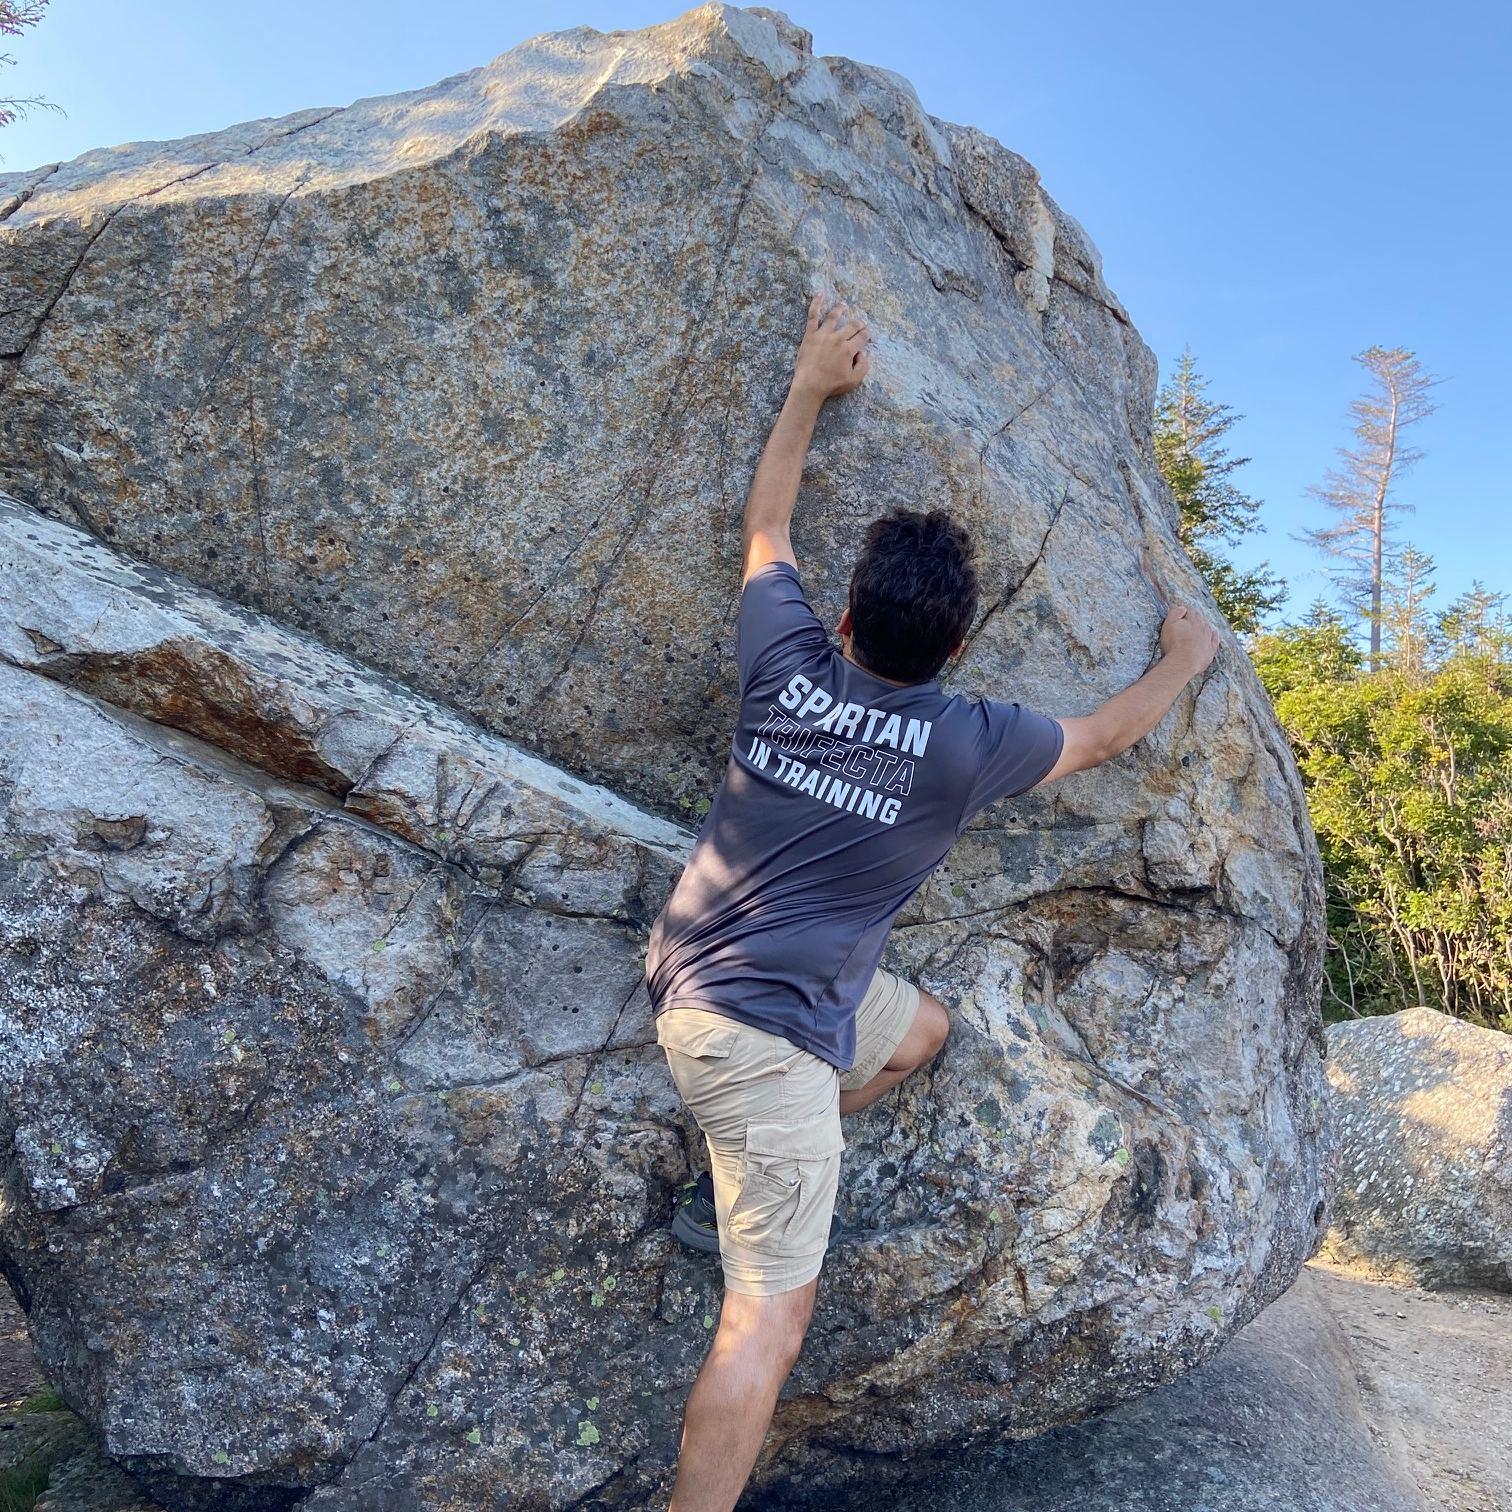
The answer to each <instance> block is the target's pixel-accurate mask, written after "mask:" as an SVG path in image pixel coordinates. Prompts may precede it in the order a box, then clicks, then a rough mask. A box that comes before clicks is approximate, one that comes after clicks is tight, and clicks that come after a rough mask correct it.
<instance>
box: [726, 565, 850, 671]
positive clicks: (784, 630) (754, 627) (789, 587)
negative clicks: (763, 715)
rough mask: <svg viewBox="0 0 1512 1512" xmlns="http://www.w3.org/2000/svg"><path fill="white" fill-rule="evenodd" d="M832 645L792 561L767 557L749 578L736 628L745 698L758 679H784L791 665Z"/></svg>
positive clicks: (743, 590) (737, 650)
mask: <svg viewBox="0 0 1512 1512" xmlns="http://www.w3.org/2000/svg"><path fill="white" fill-rule="evenodd" d="M828 644H829V637H828V636H827V635H826V634H825V631H824V626H823V625H821V624H820V623H819V617H818V616H817V615H816V614H815V613H814V611H813V610H812V609H811V608H810V607H809V602H808V600H807V599H806V598H805V597H804V596H803V584H802V583H801V582H800V581H799V580H798V569H797V568H796V567H794V566H793V564H792V563H791V562H768V563H766V565H765V566H763V567H758V568H757V569H756V571H755V572H753V573H752V574H751V575H750V577H748V578H747V579H746V582H745V587H744V588H743V589H742V590H741V593H740V615H739V618H738V620H737V622H736V630H735V655H736V659H737V660H738V661H739V663H740V692H741V696H742V697H744V696H745V693H746V691H747V689H749V688H750V687H752V686H753V685H754V684H755V683H757V682H774V683H775V682H781V681H783V680H784V678H785V677H786V675H787V672H788V670H789V669H790V668H791V667H793V666H796V665H797V664H798V663H800V662H802V661H803V660H804V659H805V658H806V657H809V656H812V655H813V653H814V652H815V651H817V650H821V649H823V647H825V646H826V645H828Z"/></svg>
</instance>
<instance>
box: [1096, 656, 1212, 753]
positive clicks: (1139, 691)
mask: <svg viewBox="0 0 1512 1512" xmlns="http://www.w3.org/2000/svg"><path fill="white" fill-rule="evenodd" d="M1199 670H1200V669H1199V668H1197V667H1194V666H1192V665H1191V664H1190V663H1189V662H1186V661H1183V660H1182V659H1181V658H1180V657H1174V656H1162V657H1161V658H1160V660H1159V661H1158V662H1156V663H1155V665H1154V666H1153V667H1151V668H1150V670H1149V671H1148V672H1146V673H1145V674H1144V676H1143V677H1141V678H1140V679H1139V680H1138V681H1137V682H1132V683H1130V684H1129V686H1128V687H1127V688H1125V689H1124V690H1123V692H1122V693H1115V694H1114V695H1113V697H1112V698H1110V699H1109V700H1108V701H1107V703H1105V704H1103V705H1102V707H1101V708H1099V709H1098V710H1097V711H1096V712H1095V713H1094V714H1093V715H1092V716H1091V717H1092V720H1093V722H1094V723H1095V724H1096V726H1097V732H1098V737H1099V740H1100V743H1101V745H1102V749H1103V751H1104V755H1103V758H1102V759H1103V760H1104V761H1111V760H1112V759H1113V757H1115V756H1121V755H1122V754H1123V753H1124V752H1125V751H1127V750H1128V749H1129V747H1130V746H1131V745H1133V744H1134V742H1135V741H1137V740H1143V739H1144V737H1145V736H1146V735H1148V734H1149V733H1150V731H1151V730H1153V729H1154V728H1155V726H1156V725H1158V724H1159V723H1160V721H1161V720H1162V719H1164V718H1165V717H1166V715H1167V714H1168V713H1169V712H1170V709H1171V705H1172V704H1173V703H1175V702H1176V699H1177V696H1178V695H1179V694H1180V692H1181V690H1182V689H1183V688H1184V687H1186V685H1187V684H1188V683H1189V682H1191V680H1192V679H1193V678H1194V677H1195V676H1196V675H1197V673H1198V671H1199Z"/></svg>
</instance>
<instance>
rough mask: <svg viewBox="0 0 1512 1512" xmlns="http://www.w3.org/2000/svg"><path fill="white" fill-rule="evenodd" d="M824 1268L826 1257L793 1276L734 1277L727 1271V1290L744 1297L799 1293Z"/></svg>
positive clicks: (725, 1282)
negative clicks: (799, 1289) (801, 1287)
mask: <svg viewBox="0 0 1512 1512" xmlns="http://www.w3.org/2000/svg"><path fill="white" fill-rule="evenodd" d="M823 1268H824V1256H823V1255H819V1256H816V1257H815V1259H814V1261H813V1263H812V1264H811V1265H805V1266H803V1267H802V1268H801V1269H800V1270H798V1271H795V1272H793V1273H792V1274H791V1275H788V1274H783V1275H781V1276H756V1277H748V1276H732V1275H731V1274H730V1273H729V1271H725V1273H724V1284H725V1290H726V1291H732V1292H736V1293H738V1294H739V1295H740V1296H742V1297H776V1296H780V1295H781V1294H782V1293H783V1292H790V1291H797V1289H798V1288H799V1287H800V1286H807V1285H808V1283H809V1282H810V1281H812V1280H813V1279H814V1277H815V1276H817V1275H818V1274H819V1272H820V1271H821V1270H822V1269H823Z"/></svg>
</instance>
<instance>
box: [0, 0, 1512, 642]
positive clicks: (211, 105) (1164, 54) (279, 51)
mask: <svg viewBox="0 0 1512 1512" xmlns="http://www.w3.org/2000/svg"><path fill="white" fill-rule="evenodd" d="M679 8H680V7H679V6H678V5H677V4H676V3H675V0H664V3H661V4H648V3H644V0H618V3H613V4H604V3H599V0H566V3H563V0H556V3H553V0H534V3H516V4H513V5H498V4H483V3H466V0H428V3H426V4H424V5H418V6H417V5H415V4H413V3H410V4H398V3H391V0H362V3H358V0H303V3H299V4H291V3H287V0H261V3H260V4H258V5H257V6H245V5H210V6H207V5H205V4H203V0H157V3H144V4H138V5H132V6H124V5H121V4H120V3H119V0H53V7H52V12H51V14H49V15H48V17H47V18H46V20H45V21H44V22H43V24H42V26H41V27H40V28H39V29H38V31H37V32H35V33H33V34H31V35H28V36H26V37H23V38H21V39H19V40H18V41H16V42H15V43H13V44H12V46H11V51H12V52H14V53H15V54H16V55H17V58H18V62H17V66H16V67H15V68H13V69H9V70H7V71H6V72H5V73H4V74H3V75H0V83H3V84H4V85H5V89H4V92H5V93H7V94H30V93H41V94H45V95H47V96H48V97H50V98H51V99H54V100H56V101H57V102H58V103H60V104H61V105H63V106H64V108H65V109H66V110H67V112H68V114H67V115H66V116H55V115H51V114H46V113H38V114H36V115H34V116H33V117H32V118H31V119H30V120H29V121H26V122H23V123H20V124H18V125H16V126H13V127H11V128H9V129H8V130H7V131H5V132H3V133H0V153H3V155H4V164H3V166H4V167H5V168H6V169H18V168H28V167H31V166H33V165H35V164H37V163H41V162H46V161H50V160H53V159H56V158H60V157H61V158H67V157H71V156H73V155H74V154H76V153H78V152H81V151H83V150H85V149H86V148H89V147H93V146H100V145H104V144H107V143H115V142H120V141H127V140H131V139H134V138H150V137H176V136H182V135H186V134H187V133H190V132H195V131H204V130H208V129H211V128H213V127H217V126H222V125H228V124H230V123H232V122H235V121H240V120H244V119H247V118H250V117H255V116H262V115H279V114H283V113H285V112H288V111H291V110H296V109H301V108H303V107H305V106H311V105H334V104H344V103H346V102H348V101H350V100H352V99H355V98H358V97H360V96H362V95H370V94H386V93H390V92H393V91H395V90H399V89H406V88H412V87H415V86H418V85H421V84H426V83H429V82H431V81H432V80H434V79H437V78H440V77H442V76H443V75H445V74H448V73H455V72H458V71H459V70H461V69H464V68H470V67H473V66H474V65H476V64H478V63H481V62H484V61H486V60H487V59H488V58H490V57H492V56H493V55H494V54H496V53H499V52H503V51H505V50H506V49H508V48H509V47H511V46H513V45H514V44H515V43H516V42H519V41H521V40H523V39H524V38H525V37H528V36H532V35H534V34H535V33H537V32H541V31H550V30H556V29H559V28H561V27H565V26H572V25H577V24H580V23H584V24H588V25H591V26H597V27H599V28H601V29H605V30H607V29H611V28H614V27H633V26H641V25H645V24H647V23H649V22H652V21H657V20H663V19H666V18H667V17H668V16H670V15H673V14H675V13H676V12H677V10H678V9H679ZM788 13H789V14H790V15H791V16H792V17H793V19H794V20H795V21H797V22H799V23H800V24H801V25H804V26H807V27H808V28H809V29H810V30H811V31H812V32H813V33H814V37H815V45H816V47H817V48H818V50H819V51H821V52H827V53H844V54H847V55H849V56H851V57H854V58H859V59H862V60H863V61H866V62H870V63H880V64H883V65H884V66H886V67H889V68H892V69H895V70H897V71H898V72H899V73H902V74H904V75H906V76H907V77H908V78H910V79H911V80H912V81H913V83H914V84H915V86H916V87H917V89H918V91H919V94H920V97H921V98H922V99H923V101H924V104H925V106H926V107H927V108H928V109H929V110H930V111H932V112H933V113H934V114H936V115H940V116H944V117H946V118H948V119H952V120H956V121H964V122H969V123H971V124H972V125H975V126H979V127H981V128H982V129H983V130H985V131H988V132H990V133H991V134H992V135H994V136H996V137H998V138H1000V139H1001V140H1002V141H1003V142H1005V143H1007V144H1008V145H1009V146H1010V147H1012V148H1014V150H1015V151H1018V152H1021V153H1023V154H1024V156H1026V157H1028V158H1029V159H1030V160H1031V161H1032V162H1034V163H1035V164H1036V165H1037V166H1038V168H1039V169H1040V171H1041V174H1042V175H1043V177H1044V180H1045V183H1046V185H1047V187H1048V188H1049V190H1050V192H1051V193H1052V194H1053V195H1054V196H1055V197H1056V199H1058V200H1059V201H1060V203H1061V204H1062V205H1063V206H1064V207H1065V208H1066V209H1067V210H1069V211H1070V212H1071V214H1073V215H1075V216H1076V217H1077V219H1078V220H1080V221H1081V222H1082V224H1083V225H1084V226H1086V228H1087V230H1088V231H1089V232H1090V233H1091V235H1092V237H1093V239H1094V240H1095V241H1096V242H1097V244H1098V245H1099V247H1100V248H1101V249H1102V252H1103V257H1104V265H1105V271H1106V273H1107V277H1108V281H1109V283H1110V285H1111V286H1112V287H1113V288H1114V289H1115V290H1116V291H1117V292H1118V294H1119V296H1120V297H1121V298H1122V299H1123V301H1124V303H1125V304H1126V305H1127V306H1128V308H1129V310H1130V312H1131V313H1132V315H1133V317H1134V319H1135V322H1136V323H1137V325H1138V326H1139V328H1140V330H1141V331H1142V332H1143V334H1144V336H1145V339H1146V340H1147V341H1148V342H1149V343H1150V345H1151V346H1152V347H1153V348H1154V350H1155V352H1156V354H1157V355H1158V356H1159V358H1160V361H1161V369H1162V372H1165V371H1168V370H1169V368H1170V366H1171V364H1172V362H1173V361H1174V359H1175V357H1176V355H1177V354H1178V353H1179V351H1180V350H1181V348H1182V346H1183V345H1184V344H1186V343H1190V344H1191V346H1192V348H1193V350H1194V351H1195V352H1196V353H1197V356H1198V359H1199V362H1200V364H1201V366H1202V368H1203V370H1204V371H1205V372H1206V374H1207V375H1208V377H1209V378H1210V380H1211V383H1212V387H1211V391H1210V392H1211V393H1212V395H1213V397H1215V398H1218V399H1221V400H1224V401H1226V402H1227V403H1229V404H1231V405H1233V406H1234V408H1235V409H1237V410H1239V411H1240V412H1241V413H1242V414H1244V416H1245V417H1246V418H1245V420H1244V422H1243V424H1242V425H1241V426H1240V427H1239V429H1238V430H1237V431H1236V433H1235V439H1236V441H1237V446H1236V450H1237V451H1239V452H1241V453H1243V454H1247V455H1249V456H1251V457H1253V459H1254V461H1253V463H1252V465H1251V466H1250V467H1249V468H1247V469H1245V470H1244V472H1242V473H1241V474H1240V475H1239V479H1238V481H1240V482H1242V483H1243V484H1244V486H1245V487H1246V488H1247V490H1248V491H1249V492H1250V493H1253V494H1255V495H1258V496H1259V497H1261V498H1262V499H1264V500H1265V505H1266V508H1265V513H1264V518H1265V520H1266V521H1267V523H1268V527H1269V533H1268V535H1267V536H1266V537H1265V538H1264V539H1263V540H1262V541H1261V542H1260V544H1259V546H1258V548H1257V549H1256V550H1253V551H1247V552H1245V553H1243V554H1242V555H1241V560H1252V559H1254V558H1257V557H1258V556H1259V555H1261V554H1262V553H1263V554H1265V555H1268V556H1269V557H1270V559H1271V560H1272V562H1273V564H1274V565H1276V566H1277V567H1279V568H1280V569H1281V570H1282V571H1283V572H1284V573H1285V574H1286V576H1287V577H1288V579H1289V580H1290V582H1291V585H1292V595H1293V596H1292V603H1291V605H1290V608H1291V609H1293V610H1296V611H1298V612H1300V611H1301V610H1302V609H1303V608H1305V606H1306V604H1307V603H1308V602H1309V601H1310V600H1311V599H1312V598H1313V597H1315V596H1316V595H1317V594H1318V593H1319V592H1321V591H1324V589H1325V588H1326V581H1325V579H1324V577H1323V575H1322V573H1321V572H1320V567H1319V562H1318V559H1317V557H1316V555H1315V554H1314V553H1313V552H1311V551H1310V550H1309V549H1308V548H1306V547H1304V546H1302V545H1300V544H1299V543H1297V542H1295V541H1294V540H1292V539H1291V535H1292V533H1293V532H1295V531H1297V530H1299V529H1301V528H1302V527H1303V526H1305V525H1308V524H1312V523H1321V521H1320V517H1319V515H1318V511H1317V506H1316V505H1315V504H1314V503H1313V502H1312V501H1311V500H1310V499H1309V497H1308V495H1307V487H1308V485H1309V484H1311V483H1314V482H1317V481H1319V480H1320V479H1321V477H1322V474H1323V472H1324V470H1325V469H1326V468H1327V467H1328V466H1329V465H1330V463H1331V462H1332V460H1333V453H1334V450H1335V448H1336V447H1337V446H1338V445H1339V444H1341V443H1342V442H1343V441H1345V440H1346V439H1347V433H1346V410H1347V407H1348V404H1349V402H1350V400H1351V399H1352V398H1353V397H1354V395H1355V393H1356V391H1357V389H1358V387H1359V378H1360V373H1359V370H1358V369H1357V368H1356V367H1355V365H1354V364H1353V363H1352V362H1351V361H1350V358H1351V356H1352V354H1354V353H1355V352H1357V351H1359V350H1361V349H1362V348H1364V347H1367V346H1370V345H1372V344H1374V343H1379V344H1381V345H1384V346H1406V347H1410V348H1413V349H1414V350H1416V352H1417V353H1418V355H1419V357H1420V358H1421V360H1422V361H1423V363H1424V365H1425V366H1426V367H1428V368H1429V369H1430V370H1431V371H1433V372H1435V373H1437V374H1439V375H1441V376H1442V377H1443V378H1444V379H1445V382H1444V383H1443V385H1442V387H1441V388H1440V390H1439V394H1438V397H1439V401H1440V405H1441V408H1440V412H1439V413H1438V414H1436V415H1435V416H1433V417H1432V418H1431V419H1430V420H1428V421H1427V422H1426V423H1425V424H1424V425H1423V426H1422V427H1421V428H1420V430H1419V433H1418V440H1419V442H1420V444H1421V445H1422V446H1423V447H1424V449H1425V450H1426V451H1427V453H1428V455H1427V458H1426V460H1425V461H1424V462H1423V463H1422V464H1421V465H1420V466H1419V468H1418V469H1417V471H1416V472H1415V473H1414V474H1413V475H1412V476H1411V477H1410V478H1409V479H1408V480H1407V481H1406V482H1405V483H1404V485H1403V490H1402V496H1403V497H1404V498H1405V499H1407V500H1408V501H1410V502H1413V503H1415V504H1416V505H1417V513H1416V514H1415V515H1413V516H1408V517H1407V518H1406V519H1405V520H1404V521H1403V534H1404V537H1405V538H1406V539H1410V540H1412V541H1413V542H1414V543H1415V544H1416V545H1418V546H1419V547H1420V548H1422V549H1424V550H1427V551H1429V552H1431V553H1432V554H1433V555H1434V556H1435V557H1436V558H1437V559H1438V562H1439V583H1440V586H1441V589H1442V590H1443V591H1442V592H1441V594H1440V601H1441V602H1442V601H1443V600H1444V599H1445V598H1447V597H1448V596H1450V595H1451V594H1452V593H1453V592H1457V591H1459V590H1460V589H1461V588H1463V587H1465V586H1467V585H1468V584H1469V582H1470V580H1471V579H1472V578H1475V577H1479V578H1481V579H1482V580H1483V581H1485V582H1486V583H1487V584H1488V585H1489V586H1491V587H1493V588H1497V589H1507V590H1512V533H1509V532H1508V530H1507V529H1506V526H1505V524H1504V517H1505V511H1506V507H1507V505H1508V504H1509V503H1512V497H1509V494H1512V490H1509V488H1508V463H1507V457H1506V447H1507V444H1508V441H1509V439H1512V427H1509V425H1508V415H1509V411H1512V291H1509V284H1512V279H1509V276H1508V269H1509V240H1512V238H1509V232H1512V194H1509V192H1508V190H1509V171H1508V161H1509V158H1512V125H1509V116H1512V112H1509V107H1508V104H1507V101H1508V98H1509V92H1508V84H1507V79H1508V75H1509V72H1512V7H1507V6H1505V5H1502V4H1491V3H1486V4H1472V3H1459V0H1450V3H1447V4H1444V3H1440V4H1437V5H1424V4H1421V3H1415V4H1411V5H1409V4H1403V3H1399V0H1373V3H1370V0H1313V3H1311V4H1307V5H1300V4H1292V3H1287V0H1272V3H1270V4H1268V5H1265V6H1255V5H1251V6H1214V5H1210V4H1209V5H1198V4H1169V3H1158V0H1157V3H1145V4H1143V5H1131V4H1129V3H1128V0H1121V3H1114V0H1083V3H1082V4H1080V5H1078V6H1074V7H1060V8H1046V7H1038V6H1036V7H1031V6H1027V5H1020V6H1013V7H1006V6H1000V5H984V4H970V3H964V0H962V3H954V0H934V3H932V4H929V5H920V4H917V3H911V4H888V3H878V0H869V3H867V0H810V3H807V4H801V5H799V4H795V5H794V6H792V7H791V8H790V9H789V12H788Z"/></svg>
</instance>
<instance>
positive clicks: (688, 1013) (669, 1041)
mask: <svg viewBox="0 0 1512 1512" xmlns="http://www.w3.org/2000/svg"><path fill="white" fill-rule="evenodd" d="M739 1033H740V1025H739V1024H737V1023H736V1022H735V1020H734V1019H729V1018H725V1017H723V1016H722V1015H720V1014H717V1013H707V1012H705V1011H704V1010H702V1009H699V1008H668V1009H667V1011H666V1012H665V1013H659V1014H658V1015H657V1016H656V1043H657V1044H658V1045H660V1046H661V1047H662V1048H663V1049H665V1050H676V1051H678V1052H680V1053H681V1054H683V1055H691V1056H693V1057H695V1058H696V1059H698V1060H706V1059H707V1060H722V1059H724V1057H726V1056H727V1055H729V1053H730V1052H731V1050H733V1049H734V1048H735V1039H736V1036H737V1035H738V1034H739Z"/></svg>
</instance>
